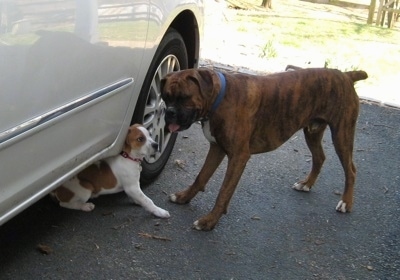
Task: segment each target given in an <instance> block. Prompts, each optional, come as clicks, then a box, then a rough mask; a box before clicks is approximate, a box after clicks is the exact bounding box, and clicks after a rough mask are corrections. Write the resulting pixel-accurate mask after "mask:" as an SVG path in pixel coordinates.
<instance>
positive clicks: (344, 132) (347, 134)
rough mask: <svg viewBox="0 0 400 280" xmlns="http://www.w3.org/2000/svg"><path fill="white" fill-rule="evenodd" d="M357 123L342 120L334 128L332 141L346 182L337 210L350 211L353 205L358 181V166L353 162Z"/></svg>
mask: <svg viewBox="0 0 400 280" xmlns="http://www.w3.org/2000/svg"><path fill="white" fill-rule="evenodd" d="M355 127H356V123H355V121H354V123H352V124H349V123H346V122H344V121H343V122H342V123H341V125H340V126H338V127H336V128H332V127H331V130H332V141H333V145H334V146H335V150H336V154H337V155H338V157H339V160H340V162H341V164H342V167H343V171H344V176H345V184H344V192H343V194H342V197H341V200H340V201H339V203H338V204H337V206H336V211H338V212H342V213H346V212H350V211H351V209H352V206H353V192H354V184H355V181H356V167H355V165H354V162H353V146H354V135H355Z"/></svg>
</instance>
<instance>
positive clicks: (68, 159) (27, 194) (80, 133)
mask: <svg viewBox="0 0 400 280" xmlns="http://www.w3.org/2000/svg"><path fill="white" fill-rule="evenodd" d="M131 2H134V3H131ZM148 17H149V1H147V0H144V1H123V0H122V1H114V0H99V1H97V0H84V1H82V0H75V1H74V0H66V1H42V0H11V1H10V0H0V178H1V179H2V180H1V184H0V224H1V223H2V222H4V221H6V220H7V219H8V217H10V216H12V215H13V213H14V212H18V211H20V210H21V209H23V208H25V207H26V206H27V205H29V204H31V203H32V201H36V200H37V199H39V198H40V197H42V196H43V195H44V194H46V193H47V192H48V191H49V190H50V189H51V188H54V187H55V186H57V185H58V184H60V183H61V182H62V181H63V180H65V179H66V178H68V177H69V176H71V175H72V174H74V173H75V172H77V170H79V169H80V168H82V167H83V166H84V165H85V164H87V163H89V162H91V161H93V160H94V159H98V158H100V157H102V156H104V155H106V154H107V153H113V152H114V153H115V150H116V149H117V148H118V147H119V146H120V144H121V139H122V137H118V136H119V135H121V134H123V133H124V129H126V127H127V125H128V124H129V122H130V120H131V117H132V113H133V110H134V106H135V103H136V100H137V93H138V92H139V90H140V88H138V87H139V86H140V85H136V84H135V80H136V78H137V76H138V75H139V72H140V71H141V61H142V57H143V51H144V48H145V43H146V38H147V31H148Z"/></svg>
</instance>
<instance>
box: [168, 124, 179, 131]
mask: <svg viewBox="0 0 400 280" xmlns="http://www.w3.org/2000/svg"><path fill="white" fill-rule="evenodd" d="M179 128H180V126H179V125H178V124H176V123H171V124H170V125H168V129H169V131H170V132H176V131H178V130H179Z"/></svg>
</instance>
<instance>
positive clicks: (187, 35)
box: [171, 11, 200, 68]
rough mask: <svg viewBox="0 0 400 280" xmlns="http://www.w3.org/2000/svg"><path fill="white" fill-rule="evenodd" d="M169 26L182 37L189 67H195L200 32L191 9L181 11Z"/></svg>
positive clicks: (197, 57)
mask: <svg viewBox="0 0 400 280" xmlns="http://www.w3.org/2000/svg"><path fill="white" fill-rule="evenodd" d="M171 27H173V28H174V29H175V30H176V31H178V32H179V33H180V34H181V36H182V37H183V40H184V42H185V45H186V49H187V54H188V63H189V64H188V66H189V68H193V67H197V65H198V63H199V47H200V34H199V26H198V23H197V20H196V18H195V16H194V14H193V13H192V12H191V11H184V12H182V13H181V14H180V15H179V16H178V17H177V18H175V20H174V21H173V22H172V23H171Z"/></svg>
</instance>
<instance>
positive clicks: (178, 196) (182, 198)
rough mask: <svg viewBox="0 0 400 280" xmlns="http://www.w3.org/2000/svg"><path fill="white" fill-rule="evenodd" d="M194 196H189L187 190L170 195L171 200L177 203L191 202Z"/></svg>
mask: <svg viewBox="0 0 400 280" xmlns="http://www.w3.org/2000/svg"><path fill="white" fill-rule="evenodd" d="M191 199H192V197H188V196H187V194H186V191H181V192H177V193H174V194H171V195H170V196H169V200H170V201H171V202H173V203H176V204H186V203H189V202H190V200H191Z"/></svg>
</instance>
